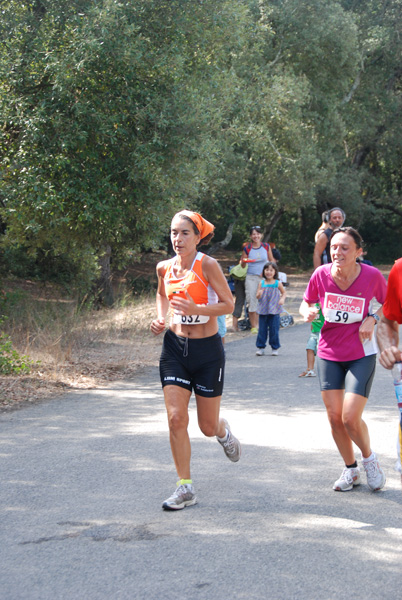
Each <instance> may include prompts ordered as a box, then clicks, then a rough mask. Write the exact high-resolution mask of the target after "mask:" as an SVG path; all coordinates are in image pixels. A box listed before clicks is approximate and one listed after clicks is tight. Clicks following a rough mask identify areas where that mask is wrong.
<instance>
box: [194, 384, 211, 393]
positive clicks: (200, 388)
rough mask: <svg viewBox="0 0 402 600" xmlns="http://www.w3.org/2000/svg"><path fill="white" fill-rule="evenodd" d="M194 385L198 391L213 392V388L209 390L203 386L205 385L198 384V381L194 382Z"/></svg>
mask: <svg viewBox="0 0 402 600" xmlns="http://www.w3.org/2000/svg"><path fill="white" fill-rule="evenodd" d="M195 387H196V388H197V390H200V392H208V393H211V392H213V391H214V390H213V389H210V390H209V389H208V388H206V387H205V385H199V384H198V383H197V384H196V386H195Z"/></svg>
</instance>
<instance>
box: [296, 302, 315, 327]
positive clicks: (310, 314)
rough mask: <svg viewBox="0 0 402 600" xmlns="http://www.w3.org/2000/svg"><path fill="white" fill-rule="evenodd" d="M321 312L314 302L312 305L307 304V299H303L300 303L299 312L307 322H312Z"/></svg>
mask: <svg viewBox="0 0 402 600" xmlns="http://www.w3.org/2000/svg"><path fill="white" fill-rule="evenodd" d="M319 312H320V310H319V308H317V307H316V306H315V305H314V304H313V305H311V306H310V304H307V302H306V301H305V300H303V301H302V303H301V304H300V308H299V313H300V314H301V316H302V317H303V319H304V322H305V323H311V322H312V321H314V319H316V318H317V316H318V313H319Z"/></svg>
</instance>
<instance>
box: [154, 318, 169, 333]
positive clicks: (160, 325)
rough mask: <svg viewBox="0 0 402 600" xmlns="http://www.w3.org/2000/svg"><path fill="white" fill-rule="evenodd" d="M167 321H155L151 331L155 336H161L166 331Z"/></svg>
mask: <svg viewBox="0 0 402 600" xmlns="http://www.w3.org/2000/svg"><path fill="white" fill-rule="evenodd" d="M165 327H166V323H165V319H154V320H153V321H152V323H151V331H152V333H153V334H154V335H159V334H160V333H162V332H163V331H165Z"/></svg>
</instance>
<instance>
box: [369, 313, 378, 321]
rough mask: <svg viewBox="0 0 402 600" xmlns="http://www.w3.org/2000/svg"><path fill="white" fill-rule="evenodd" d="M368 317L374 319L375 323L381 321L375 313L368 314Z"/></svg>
mask: <svg viewBox="0 0 402 600" xmlns="http://www.w3.org/2000/svg"><path fill="white" fill-rule="evenodd" d="M367 316H368V317H373V319H374V321H375V322H376V323H378V322H379V320H380V317H379V316H378V315H375V314H374V313H370V314H368V315H367Z"/></svg>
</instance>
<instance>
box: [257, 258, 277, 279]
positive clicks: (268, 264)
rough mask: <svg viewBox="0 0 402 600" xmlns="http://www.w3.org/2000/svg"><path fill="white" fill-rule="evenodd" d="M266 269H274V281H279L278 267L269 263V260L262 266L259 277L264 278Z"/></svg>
mask: <svg viewBox="0 0 402 600" xmlns="http://www.w3.org/2000/svg"><path fill="white" fill-rule="evenodd" d="M268 267H272V268H273V269H274V271H275V275H274V279H279V269H278V265H277V264H276V263H274V262H271V261H270V260H269V261H268V262H266V263H265V265H264V266H263V269H262V273H261V277H264V271H265V269H266V268H268Z"/></svg>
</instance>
